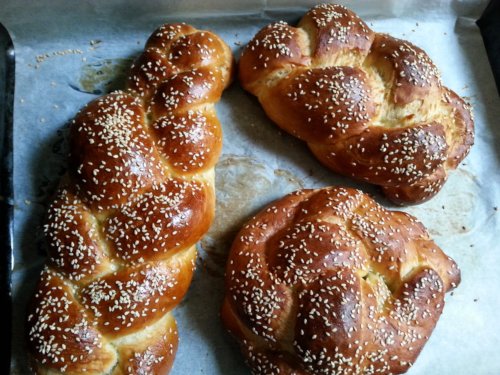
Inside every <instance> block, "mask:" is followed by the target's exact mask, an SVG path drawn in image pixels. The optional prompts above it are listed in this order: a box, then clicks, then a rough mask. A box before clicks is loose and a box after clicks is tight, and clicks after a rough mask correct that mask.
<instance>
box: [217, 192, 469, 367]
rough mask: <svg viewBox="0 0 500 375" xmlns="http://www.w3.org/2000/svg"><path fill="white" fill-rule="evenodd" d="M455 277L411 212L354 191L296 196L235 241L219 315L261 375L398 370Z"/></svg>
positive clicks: (423, 336)
mask: <svg viewBox="0 0 500 375" xmlns="http://www.w3.org/2000/svg"><path fill="white" fill-rule="evenodd" d="M459 282H460V271H459V269H458V268H457V265H456V264H455V262H454V261H453V260H452V259H450V258H449V257H447V256H446V255H445V254H444V253H443V252H442V251H441V249H440V248H439V247H438V246H436V244H435V243H434V242H433V241H432V240H431V239H430V238H429V235H428V233H427V231H426V229H425V228H424V226H423V225H422V224H421V223H419V222H418V221H417V220H416V219H415V218H414V217H412V216H410V215H408V214H406V213H403V212H398V211H388V210H386V209H384V208H383V207H381V206H379V205H378V204H377V203H376V202H375V201H374V200H372V199H371V198H369V197H368V196H367V195H365V194H363V193H362V192H361V191H358V190H354V189H346V188H340V187H329V188H323V189H319V190H301V191H297V192H295V193H292V194H290V195H287V196H286V197H284V198H282V199H279V200H277V201H276V202H274V203H272V204H271V205H270V206H269V207H267V208H266V209H264V210H262V211H261V212H260V213H258V214H257V215H256V216H255V217H254V218H252V219H251V220H250V221H249V222H248V223H247V224H246V225H245V226H244V227H243V228H242V229H241V231H240V232H239V234H238V235H237V236H236V239H235V241H234V243H233V246H232V249H231V252H230V255H229V258H228V263H227V269H226V296H225V300H224V305H223V308H222V319H223V322H224V324H225V325H226V327H227V328H228V329H229V331H230V332H231V333H232V334H233V335H234V336H235V337H236V339H237V340H238V341H239V343H240V345H241V348H242V352H243V354H244V356H245V357H246V359H247V361H248V363H249V365H250V367H251V368H252V371H253V373H254V374H266V375H271V374H282V375H286V374H289V375H291V374H295V375H298V374H301V375H306V374H311V375H312V374H332V375H333V374H336V375H341V374H345V375H348V374H349V375H355V374H366V375H370V374H401V373H404V372H405V371H406V370H407V369H408V368H409V367H410V366H411V365H412V363H413V362H414V361H415V359H416V358H417V356H418V355H419V353H420V351H421V350H422V347H423V345H424V344H425V342H426V341H427V339H428V338H429V336H430V334H431V333H432V331H433V329H434V327H435V325H436V323H437V320H438V319H439V316H440V315H441V312H442V310H443V307H444V295H445V293H446V292H447V291H449V290H451V289H453V288H454V287H456V286H457V284H458V283H459Z"/></svg>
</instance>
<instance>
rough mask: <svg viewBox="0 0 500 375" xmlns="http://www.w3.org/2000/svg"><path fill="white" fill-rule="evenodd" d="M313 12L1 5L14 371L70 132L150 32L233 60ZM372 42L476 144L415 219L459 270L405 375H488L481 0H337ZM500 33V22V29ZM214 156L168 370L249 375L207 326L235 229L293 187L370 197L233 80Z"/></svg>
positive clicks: (497, 356)
mask: <svg viewBox="0 0 500 375" xmlns="http://www.w3.org/2000/svg"><path fill="white" fill-rule="evenodd" d="M315 3H316V1H293V2H292V1H288V0H269V1H265V0H262V1H252V0H249V1H244V0H239V1H227V0H207V1H201V0H183V1H153V0H142V1H132V0H129V1H127V0H111V1H105V2H102V1H97V0H94V1H78V2H77V1H67V0H53V1H49V0H37V1H35V0H29V1H19V0H3V1H0V21H1V22H3V23H4V24H5V25H6V27H7V28H8V29H9V31H10V32H11V33H12V36H13V39H14V43H15V47H16V93H15V113H14V115H15V116H14V126H15V129H14V138H15V139H14V157H15V160H14V184H15V186H14V191H15V197H14V199H15V204H16V207H15V218H14V220H15V221H14V228H15V254H14V255H15V267H14V274H13V278H14V280H13V298H14V320H13V323H12V324H13V331H14V336H13V362H12V373H13V374H28V373H29V371H28V369H27V367H26V363H27V357H26V350H25V347H24V341H23V337H24V327H23V324H24V320H25V319H24V318H25V316H26V303H27V301H28V299H29V298H30V297H31V295H32V293H33V288H34V284H35V282H36V279H37V277H38V273H39V271H40V268H41V265H42V263H43V261H44V253H43V248H42V246H41V236H40V225H41V223H42V221H43V217H44V214H45V211H46V207H47V204H48V202H49V200H50V196H51V194H53V192H54V190H55V188H56V186H57V184H58V180H59V176H60V175H62V174H63V173H64V169H65V162H66V159H65V158H66V154H67V143H66V135H67V126H66V124H67V123H68V121H69V120H70V119H71V118H72V117H73V116H74V115H75V113H76V111H77V110H78V109H79V108H81V107H82V106H83V105H85V104H86V103H87V102H88V101H90V100H92V99H94V98H95V97H96V96H98V95H99V94H101V93H104V92H106V91H109V90H111V89H113V88H119V87H120V85H121V82H122V78H123V72H124V71H126V67H127V66H128V65H129V63H130V61H131V59H132V58H134V57H135V56H136V55H137V54H138V53H139V52H140V51H141V50H142V47H143V44H144V42H145V40H146V39H147V37H148V36H149V34H150V33H151V32H152V31H153V30H154V29H155V28H156V27H157V26H159V25H160V24H162V23H164V22H168V21H185V22H188V23H192V24H193V25H194V26H196V27H198V28H207V29H210V30H213V31H215V32H216V33H218V34H219V35H221V36H222V37H223V38H224V39H225V40H226V42H227V43H228V44H229V45H230V46H231V47H232V48H233V50H234V53H235V55H236V56H238V55H239V54H240V52H241V48H242V46H243V45H245V44H246V43H247V42H248V41H249V40H250V39H251V37H252V36H253V35H254V34H255V33H256V32H257V31H258V30H259V29H260V28H261V27H263V26H264V25H266V24H268V23H270V22H271V21H275V20H279V19H284V20H286V21H289V22H291V23H295V22H297V21H298V20H299V18H300V17H301V16H302V15H303V14H304V13H305V11H306V10H307V9H308V8H309V7H310V6H311V5H313V4H315ZM343 3H344V4H345V5H347V6H348V7H350V8H352V9H353V10H354V11H356V12H357V13H358V14H360V15H361V16H362V17H364V19H365V20H366V21H367V22H368V24H369V25H370V26H371V27H372V28H373V29H374V30H376V31H380V32H388V33H391V34H392V35H394V36H396V37H400V38H405V39H408V40H410V41H411V42H413V43H415V44H417V45H418V46H420V47H422V48H423V49H425V50H426V51H427V53H428V54H429V55H430V56H431V58H432V59H433V60H434V62H435V63H436V65H437V66H438V67H439V68H440V70H441V72H442V77H443V81H444V83H445V84H446V85H447V86H448V87H450V88H452V89H453V90H455V91H456V92H457V93H458V94H460V95H462V96H465V97H466V98H468V99H469V100H470V102H471V103H472V105H473V108H474V114H475V119H476V144H475V146H474V147H473V148H472V151H471V153H470V155H469V156H468V158H467V159H466V160H465V162H464V163H462V165H460V166H459V168H458V170H457V171H455V172H454V173H452V174H451V177H450V179H449V181H448V182H447V184H446V185H445V186H444V188H443V190H442V191H441V192H440V193H439V194H438V195H437V196H436V197H435V198H434V199H432V200H431V201H430V202H427V203H424V204H421V205H419V206H413V207H407V208H403V210H405V211H407V212H410V213H412V214H414V215H416V216H417V217H418V218H419V219H420V220H421V221H422V222H423V223H424V224H425V225H426V226H427V228H428V229H429V231H430V233H431V235H432V236H433V237H434V239H435V240H436V242H437V243H438V244H439V245H440V246H441V247H442V248H443V249H444V250H445V251H446V253H448V254H449V255H450V256H452V257H453V258H454V259H455V260H456V261H457V263H458V264H459V266H460V268H461V270H462V283H461V284H460V286H459V287H458V288H457V289H456V290H455V291H454V292H453V294H452V295H449V296H448V297H447V303H446V307H445V309H444V314H443V315H442V317H441V319H440V321H439V323H438V325H437V327H436V329H435V331H434V333H433V335H432V337H431V339H430V340H429V342H428V344H427V345H426V346H425V348H424V350H423V352H422V354H421V355H420V357H419V359H418V360H417V362H416V364H415V366H414V367H413V368H412V369H411V370H410V371H409V374H411V375H422V374H426V375H429V374H431V375H432V374H442V375H452V374H453V375H470V374H474V375H496V374H500V349H499V348H500V318H499V312H500V293H499V292H498V288H499V287H500V272H499V271H498V270H497V268H498V266H499V265H500V244H499V242H500V241H499V240H498V238H497V237H498V234H499V233H500V231H499V228H500V213H499V212H498V207H500V173H499V171H500V163H499V161H500V127H499V126H498V119H499V118H500V99H499V96H498V94H497V92H496V88H495V86H494V80H493V76H492V73H491V69H490V66H489V64H488V61H487V57H486V53H485V49H484V47H483V42H482V39H481V36H480V33H479V29H478V28H477V26H476V25H475V20H476V19H477V18H478V17H479V16H480V14H481V12H482V10H483V9H484V7H485V6H486V0H477V1H476V0H463V1H458V0H453V1H446V0H407V1H401V0H400V1H397V0H385V1H347V2H343ZM499 22H500V20H499ZM217 110H218V114H219V117H220V120H221V123H222V126H223V130H224V149H223V155H222V157H221V159H220V162H219V164H218V167H217V169H216V172H217V179H216V183H217V196H218V204H217V216H216V220H215V223H214V225H213V227H212V229H211V230H210V232H209V233H208V235H207V236H206V237H205V238H204V239H203V241H202V242H201V244H200V258H199V261H198V267H197V271H196V275H195V278H194V281H193V284H192V286H191V288H190V291H189V293H188V295H187V296H186V298H185V299H184V301H183V302H182V303H181V305H180V306H179V307H178V308H177V309H176V311H175V316H176V318H177V320H178V323H179V331H180V347H179V351H178V354H177V358H176V361H175V364H174V368H173V370H172V374H174V375H180V374H248V373H249V371H248V369H247V368H246V367H245V365H244V364H243V359H242V357H241V355H240V354H239V351H238V349H237V347H236V345H235V343H234V342H233V341H232V339H231V338H230V337H229V336H228V335H227V334H226V333H225V331H224V329H223V327H222V325H221V323H220V320H219V316H218V312H219V308H220V304H221V301H222V297H223V280H222V276H223V272H224V262H225V258H226V254H227V251H228V248H229V246H230V242H231V240H232V237H233V236H234V232H235V231H236V230H237V228H238V227H239V226H240V225H241V223H242V222H244V221H245V219H247V218H248V217H249V216H251V215H252V214H253V213H255V212H256V211H258V210H259V209H260V208H262V207H263V206H264V205H266V204H267V203H269V202H270V201H272V200H274V199H276V198H279V197H281V196H283V195H284V194H286V193H288V192H291V191H293V190H296V189H299V188H302V187H309V188H312V187H321V186H326V185H332V184H341V185H347V186H354V187H358V188H362V189H363V190H365V191H368V192H370V193H372V194H374V196H375V198H376V199H377V200H378V201H379V202H380V203H382V204H385V205H386V206H390V204H389V203H388V202H387V201H386V200H385V199H384V198H383V197H382V196H381V195H380V194H379V193H378V191H377V189H375V188H373V187H372V186H370V185H366V184H361V183H355V182H353V181H352V180H350V179H348V178H344V177H340V176H337V175H334V174H333V173H331V172H330V171H328V170H327V169H325V168H323V167H322V166H320V164H319V163H318V162H317V161H316V160H315V159H314V158H313V157H312V156H311V154H310V153H309V152H308V150H307V149H306V147H305V145H304V144H302V143H301V142H300V141H298V140H296V139H294V138H293V137H291V136H290V135H287V134H284V133H283V132H281V131H280V130H278V128H277V127H276V126H275V125H273V124H272V123H271V122H270V121H269V120H268V119H267V118H266V116H265V115H264V113H263V111H262V109H261V108H260V106H259V104H258V103H257V101H256V99H255V98H254V97H252V96H251V95H249V94H247V93H246V92H244V91H243V90H242V89H241V87H240V86H239V85H238V83H237V82H235V83H234V84H233V85H232V86H231V87H230V88H229V89H228V90H227V91H226V92H225V93H224V96H223V98H222V101H221V102H220V103H219V104H218V106H217Z"/></svg>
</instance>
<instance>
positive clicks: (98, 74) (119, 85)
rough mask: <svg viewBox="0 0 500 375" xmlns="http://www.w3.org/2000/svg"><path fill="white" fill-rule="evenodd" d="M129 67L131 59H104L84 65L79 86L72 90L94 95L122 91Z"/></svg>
mask: <svg viewBox="0 0 500 375" xmlns="http://www.w3.org/2000/svg"><path fill="white" fill-rule="evenodd" d="M131 65H132V60H131V59H104V60H99V61H96V62H93V63H88V64H85V65H83V67H82V71H81V75H80V80H79V84H78V86H77V87H74V88H75V89H76V90H78V91H81V92H86V93H89V94H95V95H102V94H106V93H109V92H111V91H113V90H118V89H123V88H124V87H125V81H126V79H127V74H128V72H129V70H130V66H131Z"/></svg>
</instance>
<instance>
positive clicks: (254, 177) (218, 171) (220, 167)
mask: <svg viewBox="0 0 500 375" xmlns="http://www.w3.org/2000/svg"><path fill="white" fill-rule="evenodd" d="M303 187H304V186H303V182H302V180H301V179H300V178H298V177H297V176H295V175H294V174H293V173H292V172H290V171H287V170H284V169H273V168H271V167H269V166H268V165H266V164H264V163H261V162H260V161H259V160H257V159H254V158H251V157H247V156H238V155H231V154H229V155H224V156H223V157H222V158H221V160H220V162H219V163H218V164H217V166H216V168H215V188H216V194H217V204H216V211H215V219H214V223H213V224H212V227H211V228H210V230H209V232H208V233H207V235H206V236H205V237H204V238H203V240H202V241H201V243H200V245H201V246H200V248H201V249H200V250H201V251H200V261H201V263H202V266H203V268H204V269H205V270H206V271H207V272H208V273H210V274H211V275H213V276H219V277H222V276H223V275H224V268H225V264H226V258H227V255H228V251H229V248H230V246H231V242H232V240H233V238H234V236H235V234H236V232H237V231H238V230H239V229H240V228H241V226H242V225H243V224H244V223H245V221H247V220H248V219H249V218H250V216H251V215H253V214H255V213H257V212H258V211H259V210H260V209H261V208H262V207H264V206H265V205H267V204H269V203H270V202H272V201H273V200H275V199H277V198H281V197H282V196H284V195H285V194H287V193H290V192H292V191H295V190H298V189H302V188H303Z"/></svg>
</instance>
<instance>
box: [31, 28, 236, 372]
mask: <svg viewBox="0 0 500 375" xmlns="http://www.w3.org/2000/svg"><path fill="white" fill-rule="evenodd" d="M231 68H232V55H231V51H230V49H229V47H228V46H227V45H226V44H225V43H224V42H223V41H222V40H221V39H220V38H219V37H218V36H216V35H214V34H213V33H210V32H207V31H199V30H196V29H195V28H193V27H191V26H188V25H185V24H166V25H163V26H162V27H160V28H159V29H157V30H156V31H155V32H154V33H153V34H152V35H151V37H150V38H149V40H148V42H147V43H146V48H145V51H144V52H143V53H142V54H141V55H140V57H139V58H138V59H137V60H136V62H135V63H134V65H133V66H132V69H131V74H130V77H129V81H128V89H127V91H120V92H114V93H111V94H108V95H106V96H103V97H101V98H99V99H97V100H95V101H93V102H91V103H90V104H88V105H87V106H86V107H85V108H83V109H82V110H81V111H80V112H79V114H78V115H77V116H76V118H75V119H74V120H73V123H72V124H71V129H70V150H71V152H70V166H69V173H68V175H67V177H66V179H65V181H64V182H63V183H62V184H61V188H60V189H59V192H58V194H57V198H56V199H55V201H54V202H53V203H52V205H51V207H50V209H49V214H48V218H47V224H46V226H45V235H46V238H47V240H48V241H47V242H48V247H49V255H50V258H49V261H48V265H47V266H46V267H45V269H44V270H43V272H42V276H41V280H40V282H39V285H38V290H37V292H36V295H35V298H34V300H33V302H32V305H31V308H30V311H29V317H28V331H27V336H28V342H29V348H30V352H31V356H32V359H33V368H34V370H35V371H36V372H37V373H39V374H59V373H67V374H82V373H85V374H114V375H118V374H165V373H167V372H168V371H169V369H170V367H171V365H172V362H173V359H174V357H175V353H176V349H177V329H176V323H175V320H174V318H173V316H172V313H171V310H172V309H173V308H174V307H175V306H176V305H177V304H178V303H179V302H180V300H181V299H182V297H183V296H184V294H185V293H186V290H187V288H188V286H189V284H190V281H191V277H192V273H193V268H194V262H195V258H196V248H195V243H196V242H197V241H198V240H199V239H200V237H201V236H202V235H203V234H204V233H205V232H206V231H207V229H208V227H209V225H210V223H211V221H212V218H213V215H214V200H215V196H214V186H213V185H214V169H213V168H214V164H215V163H216V161H217V159H218V156H219V153H220V150H221V142H222V139H221V129H220V124H219V122H218V120H217V117H216V114H215V108H214V103H215V102H217V101H218V100H219V99H220V97H221V94H222V91H223V89H224V88H225V87H226V86H227V85H228V84H229V82H230V76H231Z"/></svg>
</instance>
